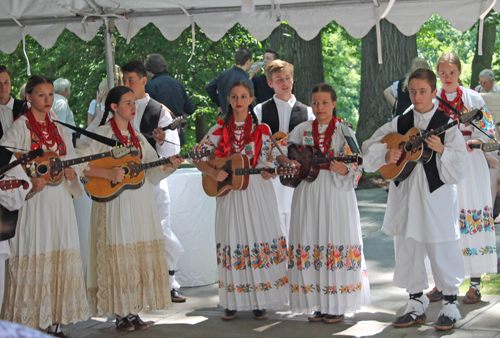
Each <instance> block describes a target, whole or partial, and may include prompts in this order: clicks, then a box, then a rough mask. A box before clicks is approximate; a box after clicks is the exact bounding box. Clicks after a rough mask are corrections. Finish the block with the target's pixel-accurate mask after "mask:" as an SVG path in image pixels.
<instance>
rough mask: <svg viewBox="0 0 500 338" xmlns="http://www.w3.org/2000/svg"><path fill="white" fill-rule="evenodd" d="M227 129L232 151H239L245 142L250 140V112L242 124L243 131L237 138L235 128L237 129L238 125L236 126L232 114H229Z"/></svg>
mask: <svg viewBox="0 0 500 338" xmlns="http://www.w3.org/2000/svg"><path fill="white" fill-rule="evenodd" d="M228 129H229V130H228V132H229V140H230V142H231V150H232V152H233V153H237V152H241V150H242V149H243V147H244V146H245V144H247V143H248V142H249V140H250V134H251V133H252V117H251V116H250V114H248V115H247V117H246V119H245V123H244V125H243V133H242V134H240V137H239V138H238V137H237V136H236V130H237V129H238V127H237V126H236V122H235V120H234V115H231V120H230V121H229V128H228Z"/></svg>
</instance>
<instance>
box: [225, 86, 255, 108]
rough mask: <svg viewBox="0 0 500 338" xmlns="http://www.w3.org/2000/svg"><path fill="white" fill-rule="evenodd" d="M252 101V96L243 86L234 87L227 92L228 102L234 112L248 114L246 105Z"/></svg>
mask: <svg viewBox="0 0 500 338" xmlns="http://www.w3.org/2000/svg"><path fill="white" fill-rule="evenodd" d="M252 101H253V97H252V96H251V95H250V93H249V92H248V89H247V88H246V87H244V86H237V87H234V88H233V89H231V92H230V93H229V104H230V105H231V107H233V111H234V113H235V114H248V106H249V105H250V104H251V103H252Z"/></svg>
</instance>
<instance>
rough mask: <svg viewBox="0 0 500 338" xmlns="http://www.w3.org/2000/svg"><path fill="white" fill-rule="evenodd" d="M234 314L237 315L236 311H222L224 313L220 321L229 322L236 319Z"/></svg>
mask: <svg viewBox="0 0 500 338" xmlns="http://www.w3.org/2000/svg"><path fill="white" fill-rule="evenodd" d="M236 313H237V311H236V310H229V309H224V313H223V314H221V317H222V319H227V320H231V319H234V318H236Z"/></svg>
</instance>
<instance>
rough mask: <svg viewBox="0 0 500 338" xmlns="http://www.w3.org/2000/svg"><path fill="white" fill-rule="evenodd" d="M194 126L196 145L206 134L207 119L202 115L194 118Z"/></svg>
mask: <svg viewBox="0 0 500 338" xmlns="http://www.w3.org/2000/svg"><path fill="white" fill-rule="evenodd" d="M194 126H195V128H196V143H198V142H200V141H201V140H202V139H203V137H205V135H206V134H207V133H208V126H207V117H206V116H205V115H203V114H200V115H198V116H196V120H195V121H194Z"/></svg>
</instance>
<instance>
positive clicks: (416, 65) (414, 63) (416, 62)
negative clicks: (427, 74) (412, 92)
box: [403, 58, 429, 91]
mask: <svg viewBox="0 0 500 338" xmlns="http://www.w3.org/2000/svg"><path fill="white" fill-rule="evenodd" d="M421 68H422V69H429V64H428V63H427V61H425V60H424V59H421V58H414V59H413V60H411V68H410V71H409V72H408V73H406V75H405V82H404V83H403V91H404V90H406V88H408V78H409V77H410V75H411V74H413V72H414V71H416V70H417V69H421Z"/></svg>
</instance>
